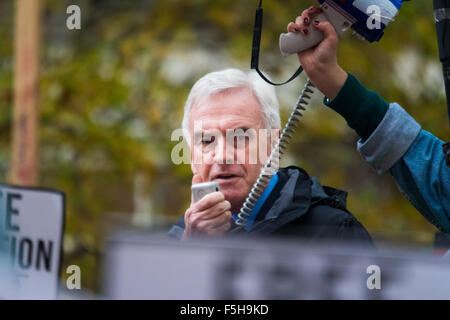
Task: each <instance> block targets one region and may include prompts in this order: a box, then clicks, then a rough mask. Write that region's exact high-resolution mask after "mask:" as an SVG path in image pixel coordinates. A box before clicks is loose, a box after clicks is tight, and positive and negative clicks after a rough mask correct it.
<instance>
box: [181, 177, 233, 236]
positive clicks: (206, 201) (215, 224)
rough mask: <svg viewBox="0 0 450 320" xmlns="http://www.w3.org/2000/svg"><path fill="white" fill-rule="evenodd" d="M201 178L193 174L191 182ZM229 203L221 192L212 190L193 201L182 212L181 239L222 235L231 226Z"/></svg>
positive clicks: (193, 182) (194, 182)
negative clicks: (182, 230) (182, 226)
mask: <svg viewBox="0 0 450 320" xmlns="http://www.w3.org/2000/svg"><path fill="white" fill-rule="evenodd" d="M200 182H202V179H201V178H200V177H199V176H198V175H194V177H193V179H192V184H196V183H200ZM230 209H231V204H230V202H228V201H227V200H225V197H224V195H223V194H222V193H221V192H213V193H209V194H207V195H206V196H204V197H203V198H202V199H200V200H199V201H197V202H196V203H194V202H193V199H191V206H190V207H189V209H187V210H186V213H185V214H184V224H185V229H184V233H183V240H185V239H188V238H190V237H192V236H196V235H202V236H204V235H206V236H222V235H224V234H225V232H227V231H228V230H229V229H230V227H231V211H230Z"/></svg>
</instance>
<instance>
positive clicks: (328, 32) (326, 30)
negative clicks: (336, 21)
mask: <svg viewBox="0 0 450 320" xmlns="http://www.w3.org/2000/svg"><path fill="white" fill-rule="evenodd" d="M312 25H313V27H314V28H316V29H318V30H320V31H322V32H323V35H324V40H326V39H329V40H336V42H337V41H338V35H337V33H336V30H334V27H333V25H332V24H331V23H330V22H329V21H318V20H314V21H313V24H312Z"/></svg>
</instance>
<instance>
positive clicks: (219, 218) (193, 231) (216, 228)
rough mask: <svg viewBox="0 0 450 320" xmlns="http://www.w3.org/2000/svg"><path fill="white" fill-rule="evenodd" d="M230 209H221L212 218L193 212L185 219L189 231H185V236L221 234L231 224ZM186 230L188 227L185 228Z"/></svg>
mask: <svg viewBox="0 0 450 320" xmlns="http://www.w3.org/2000/svg"><path fill="white" fill-rule="evenodd" d="M231 219H232V214H231V211H229V210H227V211H222V212H220V214H218V215H216V216H215V217H213V218H208V219H207V218H205V215H204V214H203V213H193V214H191V215H190V216H189V218H188V219H187V221H186V222H187V226H189V232H185V233H186V235H187V236H193V235H210V236H213V235H222V234H223V233H224V232H226V231H227V230H228V229H230V226H231ZM186 230H188V229H186Z"/></svg>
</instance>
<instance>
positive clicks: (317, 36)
mask: <svg viewBox="0 0 450 320" xmlns="http://www.w3.org/2000/svg"><path fill="white" fill-rule="evenodd" d="M314 20H319V21H326V20H327V18H326V17H325V15H324V14H323V13H319V14H317V15H316V16H314ZM308 31H309V32H308V35H305V34H303V33H301V32H298V33H294V32H289V33H282V34H280V51H281V54H282V55H283V56H284V57H287V56H289V55H291V54H294V53H298V52H302V51H304V50H306V49H309V48H312V47H314V46H315V45H317V44H319V43H320V42H321V41H322V40H323V33H322V31H320V30H318V29H316V28H314V27H313V26H312V25H311V24H310V25H309V27H308Z"/></svg>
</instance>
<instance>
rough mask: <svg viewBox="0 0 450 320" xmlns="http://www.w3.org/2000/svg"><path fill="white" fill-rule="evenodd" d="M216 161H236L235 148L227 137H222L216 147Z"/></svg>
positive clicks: (229, 162)
mask: <svg viewBox="0 0 450 320" xmlns="http://www.w3.org/2000/svg"><path fill="white" fill-rule="evenodd" d="M213 161H214V163H218V164H233V163H234V148H233V147H232V146H230V145H227V143H226V141H225V138H224V137H221V138H220V139H219V141H218V143H217V144H216V146H215V148H214V156H213Z"/></svg>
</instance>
